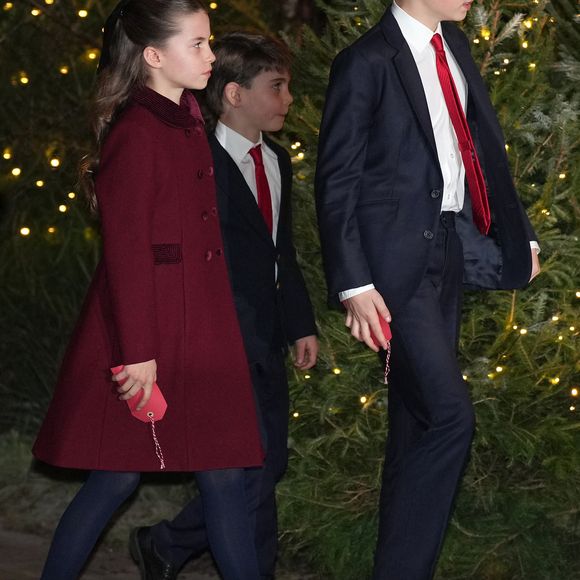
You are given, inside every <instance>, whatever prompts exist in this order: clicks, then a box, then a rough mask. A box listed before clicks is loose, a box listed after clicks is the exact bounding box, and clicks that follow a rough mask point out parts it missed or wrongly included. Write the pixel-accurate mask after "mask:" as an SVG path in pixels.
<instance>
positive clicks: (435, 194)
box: [431, 189, 441, 199]
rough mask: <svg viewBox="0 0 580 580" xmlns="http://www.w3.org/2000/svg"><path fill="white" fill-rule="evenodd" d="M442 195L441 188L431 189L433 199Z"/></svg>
mask: <svg viewBox="0 0 580 580" xmlns="http://www.w3.org/2000/svg"><path fill="white" fill-rule="evenodd" d="M440 195H441V190H440V189H432V190H431V197H432V198H433V199H437V198H438V197H439V196H440Z"/></svg>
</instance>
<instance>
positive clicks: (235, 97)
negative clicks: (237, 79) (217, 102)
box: [223, 82, 242, 108]
mask: <svg viewBox="0 0 580 580" xmlns="http://www.w3.org/2000/svg"><path fill="white" fill-rule="evenodd" d="M241 88H242V87H240V85H239V84H238V83H234V82H231V83H228V84H227V85H226V86H225V87H224V97H223V98H224V101H225V102H226V103H227V104H228V105H230V106H231V107H234V108H237V107H239V106H240V104H241V102H242V91H241Z"/></svg>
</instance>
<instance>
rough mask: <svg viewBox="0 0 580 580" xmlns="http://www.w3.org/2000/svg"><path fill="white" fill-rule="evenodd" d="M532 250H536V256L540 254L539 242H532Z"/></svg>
mask: <svg viewBox="0 0 580 580" xmlns="http://www.w3.org/2000/svg"><path fill="white" fill-rule="evenodd" d="M530 248H532V250H536V254H539V253H540V251H541V250H540V244H538V242H530Z"/></svg>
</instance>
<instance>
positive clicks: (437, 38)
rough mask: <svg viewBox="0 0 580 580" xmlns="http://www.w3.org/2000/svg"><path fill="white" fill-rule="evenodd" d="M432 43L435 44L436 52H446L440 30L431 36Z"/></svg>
mask: <svg viewBox="0 0 580 580" xmlns="http://www.w3.org/2000/svg"><path fill="white" fill-rule="evenodd" d="M431 44H432V45H433V48H435V52H443V53H444V52H445V50H444V48H443V39H442V38H441V35H440V34H439V33H438V32H436V33H435V34H434V35H433V37H432V38H431Z"/></svg>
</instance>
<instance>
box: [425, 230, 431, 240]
mask: <svg viewBox="0 0 580 580" xmlns="http://www.w3.org/2000/svg"><path fill="white" fill-rule="evenodd" d="M423 237H424V238H425V239H426V240H432V239H433V232H432V231H431V230H425V231H424V232H423Z"/></svg>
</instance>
